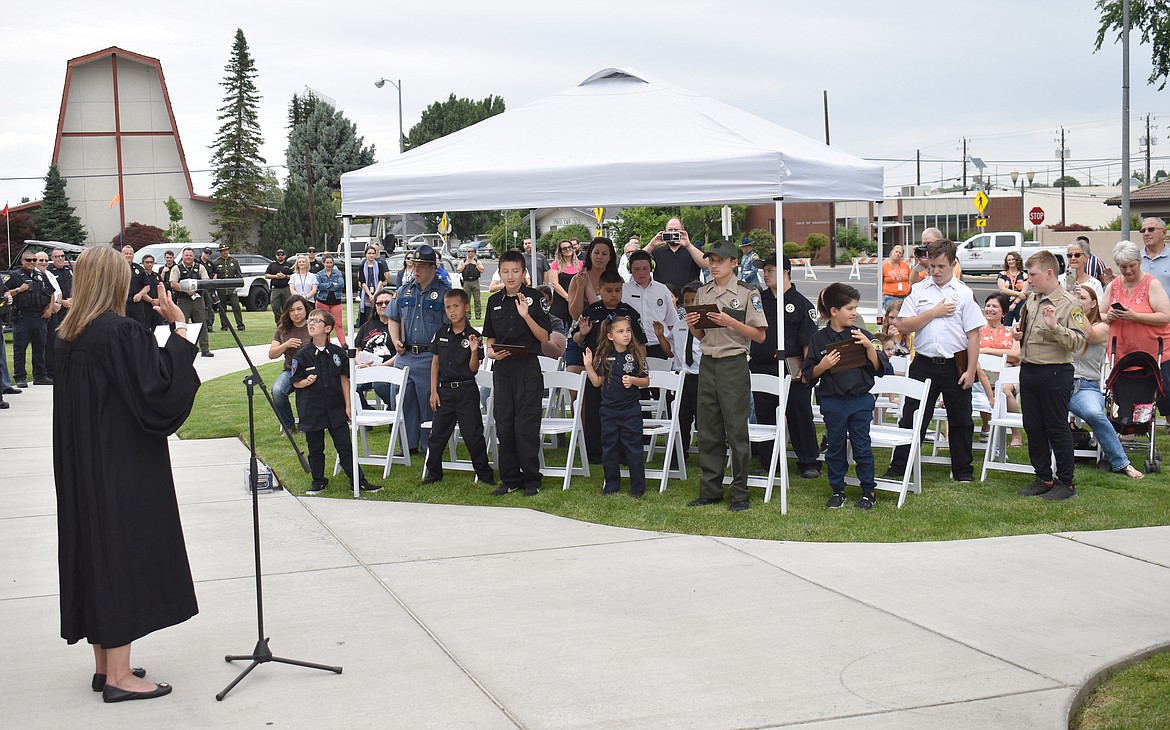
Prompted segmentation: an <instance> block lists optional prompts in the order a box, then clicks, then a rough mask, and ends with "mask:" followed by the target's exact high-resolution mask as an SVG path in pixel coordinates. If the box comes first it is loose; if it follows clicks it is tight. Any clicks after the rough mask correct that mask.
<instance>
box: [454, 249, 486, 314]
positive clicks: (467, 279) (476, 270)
mask: <svg viewBox="0 0 1170 730" xmlns="http://www.w3.org/2000/svg"><path fill="white" fill-rule="evenodd" d="M455 271H457V272H459V275H460V276H461V277H463V291H465V292H467V297H468V298H469V299H470V300H471V307H472V309H473V310H474V311H475V318H476V319H483V310H482V309H481V308H480V302H479V277H480V276H482V275H483V264H481V263H480V262H479V261H476V259H475V248H474V247H473V248H468V249H467V258H465V259H464V260H463V261H460V262H459V263H458V264H456V265H455Z"/></svg>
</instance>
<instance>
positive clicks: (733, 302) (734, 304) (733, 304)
mask: <svg viewBox="0 0 1170 730" xmlns="http://www.w3.org/2000/svg"><path fill="white" fill-rule="evenodd" d="M731 308H732V309H739V300H738V299H732V300H731Z"/></svg>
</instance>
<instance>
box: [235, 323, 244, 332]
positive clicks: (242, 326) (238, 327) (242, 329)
mask: <svg viewBox="0 0 1170 730" xmlns="http://www.w3.org/2000/svg"><path fill="white" fill-rule="evenodd" d="M236 329H238V330H239V331H240V332H243V331H244V330H246V329H247V327H245V326H244V325H242V324H241V325H237V326H236Z"/></svg>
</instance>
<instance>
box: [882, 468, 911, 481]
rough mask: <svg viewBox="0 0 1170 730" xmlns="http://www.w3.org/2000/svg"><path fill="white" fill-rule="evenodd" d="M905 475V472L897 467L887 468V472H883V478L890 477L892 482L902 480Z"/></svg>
mask: <svg viewBox="0 0 1170 730" xmlns="http://www.w3.org/2000/svg"><path fill="white" fill-rule="evenodd" d="M905 477H906V474H905V472H900V471H898V470H897V469H886V473H885V474H882V479H889V480H890V481H892V482H900V481H902V479H904V478H905Z"/></svg>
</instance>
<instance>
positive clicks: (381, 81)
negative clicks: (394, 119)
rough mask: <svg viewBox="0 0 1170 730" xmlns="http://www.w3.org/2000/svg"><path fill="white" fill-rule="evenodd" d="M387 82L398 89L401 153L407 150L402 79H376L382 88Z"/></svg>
mask: <svg viewBox="0 0 1170 730" xmlns="http://www.w3.org/2000/svg"><path fill="white" fill-rule="evenodd" d="M387 83H389V84H392V85H393V86H394V88H395V89H398V154H400V155H401V154H402V153H403V152H405V151H406V150H405V149H404V145H403V139H402V79H398V81H391V80H390V79H386V78H382V79H378V80H377V81H375V82H374V86H376V87H378V88H379V89H380V88H382V87H383V86H385V85H386V84H387Z"/></svg>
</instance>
